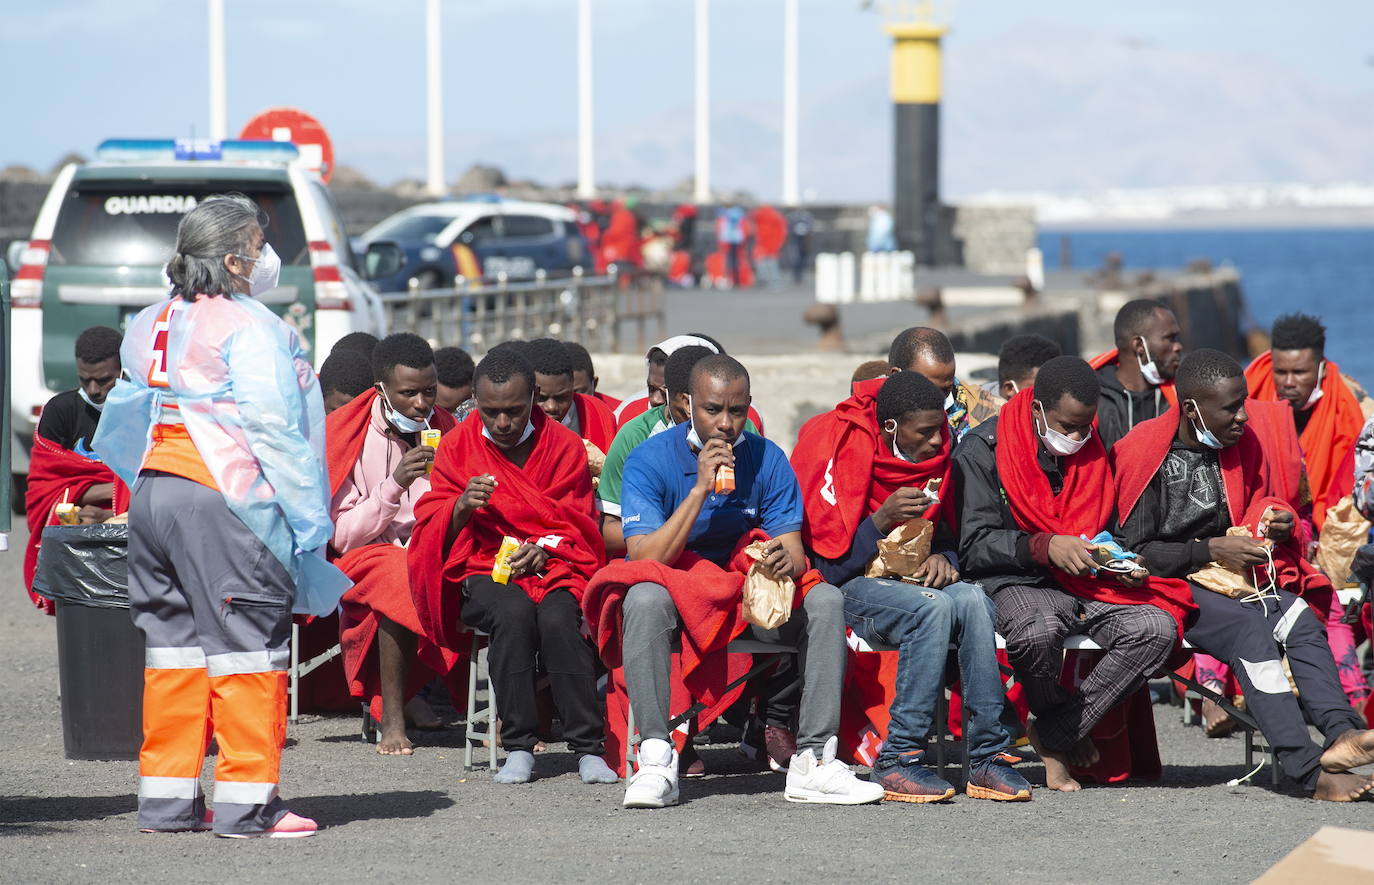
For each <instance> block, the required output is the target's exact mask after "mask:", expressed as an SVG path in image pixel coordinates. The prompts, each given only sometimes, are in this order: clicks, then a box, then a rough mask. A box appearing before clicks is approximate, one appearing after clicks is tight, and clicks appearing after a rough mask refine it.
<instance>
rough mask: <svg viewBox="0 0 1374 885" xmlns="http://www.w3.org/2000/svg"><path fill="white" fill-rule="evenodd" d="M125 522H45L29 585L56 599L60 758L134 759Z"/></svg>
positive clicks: (138, 686) (135, 701)
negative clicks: (83, 523)
mask: <svg viewBox="0 0 1374 885" xmlns="http://www.w3.org/2000/svg"><path fill="white" fill-rule="evenodd" d="M128 547H129V527H128V526H127V525H83V526H75V525H72V526H65V525H64V526H49V527H48V528H46V529H44V530H43V546H42V548H41V550H40V552H39V556H38V571H37V573H36V574H35V575H34V579H33V589H34V590H35V591H36V592H38V593H41V594H42V595H44V596H46V597H48V598H49V599H52V600H54V601H55V602H56V603H57V666H58V680H59V684H60V686H61V692H62V743H63V745H64V747H65V749H66V755H67V758H68V759H137V758H138V751H139V747H140V746H141V745H142V743H143V634H142V632H141V631H139V630H138V629H137V628H135V627H134V625H133V621H132V620H130V618H129V593H128V575H129V569H128Z"/></svg>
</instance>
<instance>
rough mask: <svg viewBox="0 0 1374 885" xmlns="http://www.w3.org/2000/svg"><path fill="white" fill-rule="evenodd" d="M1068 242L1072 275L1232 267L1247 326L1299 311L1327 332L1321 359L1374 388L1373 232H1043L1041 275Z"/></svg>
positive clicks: (1264, 326) (1056, 263)
mask: <svg viewBox="0 0 1374 885" xmlns="http://www.w3.org/2000/svg"><path fill="white" fill-rule="evenodd" d="M1065 237H1067V238H1068V245H1069V250H1070V255H1071V261H1072V266H1073V267H1074V268H1082V269H1085V270H1087V269H1093V268H1099V267H1101V266H1102V264H1103V262H1104V261H1105V259H1106V257H1107V255H1108V254H1109V253H1112V252H1116V253H1119V254H1120V255H1121V258H1122V261H1123V264H1124V266H1125V268H1126V271H1127V279H1129V278H1130V276H1131V273H1130V272H1132V271H1142V270H1149V269H1155V268H1158V269H1176V268H1182V267H1184V266H1186V265H1187V264H1188V262H1190V261H1192V260H1194V259H1199V258H1205V259H1208V260H1210V261H1211V262H1212V263H1213V264H1214V265H1226V264H1229V265H1233V266H1234V267H1236V268H1237V269H1238V270H1239V271H1240V274H1241V286H1242V290H1243V291H1244V293H1245V302H1246V305H1247V306H1248V308H1249V314H1250V320H1251V322H1252V323H1253V324H1254V325H1256V326H1258V327H1260V328H1262V329H1264V330H1265V331H1268V329H1269V326H1270V324H1272V323H1273V321H1274V319H1275V317H1278V316H1279V315H1281V314H1284V313H1291V312H1294V311H1302V312H1304V313H1310V314H1316V315H1317V316H1319V317H1320V318H1321V319H1322V322H1323V323H1325V325H1326V355H1327V356H1328V357H1329V358H1330V359H1333V360H1335V361H1336V362H1337V363H1339V364H1340V367H1341V370H1342V371H1343V372H1345V373H1347V374H1349V375H1352V376H1354V377H1355V378H1357V379H1359V380H1360V381H1361V382H1362V383H1363V384H1365V386H1366V387H1368V386H1369V385H1371V384H1374V228H1299V229H1283V230H1280V229H1257V230H1186V229H1181V230H1150V231H1127V230H1094V231H1046V232H1044V233H1041V235H1040V243H1039V245H1040V248H1041V250H1042V251H1043V252H1044V254H1045V265H1046V267H1047V268H1055V267H1059V266H1060V265H1059V262H1060V255H1061V243H1062V241H1063V239H1064V238H1065Z"/></svg>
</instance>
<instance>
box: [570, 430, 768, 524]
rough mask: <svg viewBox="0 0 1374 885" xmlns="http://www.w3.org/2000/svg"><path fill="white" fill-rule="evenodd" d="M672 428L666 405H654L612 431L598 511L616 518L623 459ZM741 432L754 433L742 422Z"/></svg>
mask: <svg viewBox="0 0 1374 885" xmlns="http://www.w3.org/2000/svg"><path fill="white" fill-rule="evenodd" d="M672 426H673V419H672V418H671V417H669V415H668V407H667V406H666V405H663V406H656V407H655V408H652V409H649V410H648V411H647V412H644V413H643V414H640V415H636V416H635V417H633V418H631V419H630V420H629V421H627V422H625V426H624V427H622V428H620V430H618V431H616V434H615V439H614V440H613V441H612V442H611V450H610V451H609V452H607V453H606V463H605V464H603V465H602V466H601V479H600V481H599V482H598V483H597V486H596V498H597V501H598V502H600V504H601V512H602V513H605V514H608V515H610V516H614V517H619V516H620V488H621V482H622V480H623V479H624V477H625V459H626V458H628V457H630V452H632V451H634V449H635V446H637V445H639V444H640V443H642V442H644V440H646V439H648V438H649V437H651V436H656V435H658V434H660V433H662V432H663V431H665V430H667V429H668V428H670V427H672ZM744 429H745V430H747V431H749V432H750V433H758V432H759V431H758V428H757V427H755V426H754V422H753V421H750V420H746V421H745V422H744Z"/></svg>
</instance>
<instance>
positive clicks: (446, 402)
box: [434, 347, 473, 415]
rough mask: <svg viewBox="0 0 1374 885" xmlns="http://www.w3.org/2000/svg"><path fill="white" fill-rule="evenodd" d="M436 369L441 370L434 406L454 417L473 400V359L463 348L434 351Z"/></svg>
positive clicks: (443, 348) (442, 348) (446, 348)
mask: <svg viewBox="0 0 1374 885" xmlns="http://www.w3.org/2000/svg"><path fill="white" fill-rule="evenodd" d="M434 367H435V368H436V369H438V370H439V393H438V395H437V396H436V397H435V400H434V406H435V408H438V409H443V410H444V411H445V412H448V413H449V414H450V415H452V414H453V413H454V412H456V411H457V410H458V407H459V406H461V405H462V404H463V403H465V402H467V401H468V400H469V399H471V398H472V370H473V362H472V357H470V356H468V352H467V351H466V350H463V349H462V348H461V347H441V348H439V349H438V350H436V351H434Z"/></svg>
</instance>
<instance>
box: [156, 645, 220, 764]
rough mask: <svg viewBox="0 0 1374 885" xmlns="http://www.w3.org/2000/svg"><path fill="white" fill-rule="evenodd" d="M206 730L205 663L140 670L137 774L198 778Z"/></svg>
mask: <svg viewBox="0 0 1374 885" xmlns="http://www.w3.org/2000/svg"><path fill="white" fill-rule="evenodd" d="M210 732H211V722H210V676H209V674H208V673H207V672H206V670H205V668H204V667H189V668H185V669H176V670H161V669H152V668H148V669H145V670H144V671H143V749H142V750H141V751H140V752H139V755H138V773H139V774H140V775H143V776H144V777H199V776H200V768H201V764H202V763H203V762H204V761H205V749H206V747H207V746H209V744H210Z"/></svg>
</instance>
